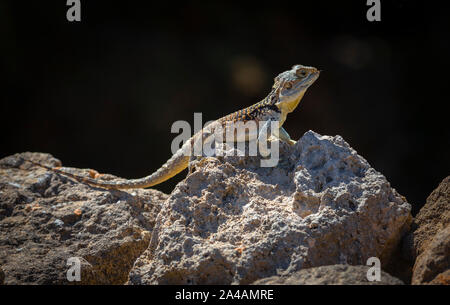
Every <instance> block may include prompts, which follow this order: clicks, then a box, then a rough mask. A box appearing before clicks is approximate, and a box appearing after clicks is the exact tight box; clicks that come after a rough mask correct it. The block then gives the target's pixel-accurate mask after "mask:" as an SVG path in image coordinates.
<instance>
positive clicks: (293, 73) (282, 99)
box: [273, 65, 320, 113]
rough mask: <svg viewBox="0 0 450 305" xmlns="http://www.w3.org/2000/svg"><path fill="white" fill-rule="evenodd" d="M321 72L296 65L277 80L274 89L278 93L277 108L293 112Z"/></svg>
mask: <svg viewBox="0 0 450 305" xmlns="http://www.w3.org/2000/svg"><path fill="white" fill-rule="evenodd" d="M319 75H320V71H319V70H317V69H316V68H314V67H308V66H302V65H295V66H293V67H292V69H291V70H288V71H285V72H283V73H281V74H280V75H278V76H277V77H276V78H275V83H274V85H273V88H274V89H276V90H277V91H278V99H277V102H276V104H275V105H276V106H277V107H278V108H279V109H280V110H282V111H285V112H287V113H289V112H292V111H293V110H294V109H295V108H296V107H297V105H298V103H299V102H300V100H301V99H302V97H303V95H304V94H305V92H306V90H307V89H308V87H309V86H311V85H312V84H313V83H314V82H315V81H316V79H317V78H318V77H319Z"/></svg>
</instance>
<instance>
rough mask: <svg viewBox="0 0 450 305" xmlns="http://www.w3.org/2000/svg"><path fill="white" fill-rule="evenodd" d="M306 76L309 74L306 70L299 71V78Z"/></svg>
mask: <svg viewBox="0 0 450 305" xmlns="http://www.w3.org/2000/svg"><path fill="white" fill-rule="evenodd" d="M306 74H307V73H306V71H305V70H297V76H299V77H305V76H306Z"/></svg>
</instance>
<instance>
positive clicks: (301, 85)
mask: <svg viewBox="0 0 450 305" xmlns="http://www.w3.org/2000/svg"><path fill="white" fill-rule="evenodd" d="M319 75H320V71H318V70H317V71H316V72H313V73H310V74H309V75H308V76H306V78H304V79H301V80H300V79H299V80H296V81H295V82H294V83H293V84H292V88H291V89H290V90H289V91H288V92H287V93H284V94H283V96H284V97H291V96H294V95H297V94H299V93H300V92H301V91H304V90H306V89H307V88H308V87H309V86H311V85H312V84H313V83H314V82H315V81H316V79H317V78H319Z"/></svg>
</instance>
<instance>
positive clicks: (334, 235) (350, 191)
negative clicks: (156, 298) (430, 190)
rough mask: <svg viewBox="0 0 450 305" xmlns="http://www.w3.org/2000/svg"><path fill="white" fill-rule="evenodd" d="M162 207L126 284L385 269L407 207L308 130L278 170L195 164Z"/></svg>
mask: <svg viewBox="0 0 450 305" xmlns="http://www.w3.org/2000/svg"><path fill="white" fill-rule="evenodd" d="M195 169H196V171H195V172H194V173H193V174H191V175H190V176H188V177H187V178H186V179H185V180H184V181H183V182H181V183H179V184H178V185H177V187H176V188H175V190H174V191H173V192H172V194H171V195H170V196H169V198H168V199H167V200H166V201H165V202H164V204H163V206H162V207H161V212H160V213H159V214H158V217H157V220H156V224H155V228H154V231H153V235H152V239H151V243H150V246H149V248H148V249H147V250H146V251H145V253H144V254H143V255H141V257H140V258H139V259H138V260H137V261H136V263H135V265H134V267H133V269H132V270H131V272H130V275H129V281H128V283H129V284H231V283H233V284H250V283H252V282H254V281H255V280H257V279H261V278H265V277H268V276H273V275H287V274H292V273H294V272H295V271H298V270H300V269H304V268H310V267H316V266H322V265H333V264H350V265H365V264H366V261H367V259H368V258H369V257H373V256H375V257H378V258H380V260H381V263H382V265H383V264H385V263H387V262H388V261H389V258H390V255H391V252H392V249H393V248H394V247H395V246H396V244H397V243H398V242H399V240H400V238H401V236H402V234H403V233H404V231H405V230H407V229H408V226H409V224H410V222H411V214H410V205H409V204H408V203H407V202H406V199H405V198H404V197H403V196H401V195H399V194H398V193H397V192H396V191H395V189H393V188H391V186H390V184H389V182H388V181H387V180H386V178H385V177H384V176H383V175H382V174H380V173H379V172H377V171H376V170H374V169H373V168H371V167H370V165H369V163H368V162H367V161H366V160H365V159H364V158H362V157H361V156H359V155H358V154H357V153H356V151H355V150H353V149H352V148H351V147H350V146H349V145H348V144H347V143H346V142H345V141H344V140H343V139H342V138H341V137H340V136H335V137H329V136H321V135H318V134H316V133H314V132H312V131H309V132H307V133H305V134H304V136H303V137H302V138H301V139H300V140H299V141H298V143H297V144H296V145H295V146H293V147H291V146H288V145H287V144H285V143H280V163H279V164H278V166H277V167H273V168H263V167H261V166H260V158H259V157H247V158H241V157H237V156H224V157H217V158H203V159H201V160H200V161H199V162H198V163H197V164H196V166H195Z"/></svg>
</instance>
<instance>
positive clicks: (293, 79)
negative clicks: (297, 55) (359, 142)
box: [22, 65, 320, 190]
mask: <svg viewBox="0 0 450 305" xmlns="http://www.w3.org/2000/svg"><path fill="white" fill-rule="evenodd" d="M319 75H320V70H318V69H316V68H315V67H310V66H303V65H294V66H293V67H292V68H291V69H290V70H287V71H285V72H283V73H281V74H279V75H278V76H277V77H275V79H274V84H273V86H272V90H271V91H270V93H269V94H268V95H267V96H266V97H265V98H264V99H263V100H261V101H260V102H258V103H256V104H253V105H252V106H249V107H247V108H244V109H241V110H238V111H236V112H233V113H231V114H229V115H226V116H224V117H222V118H220V119H218V120H216V121H214V122H213V123H211V124H209V125H207V126H205V127H204V128H203V129H202V130H200V131H199V132H197V133H196V134H194V135H193V136H192V137H191V138H190V139H189V140H188V141H186V142H185V143H183V145H182V146H181V148H180V149H179V150H178V151H177V152H176V153H175V154H173V155H172V157H171V158H170V159H169V160H167V162H166V163H164V164H163V165H162V166H161V167H160V168H159V169H158V170H157V171H155V172H154V173H152V174H151V175H148V176H146V177H143V178H138V179H119V180H112V181H106V180H99V179H97V178H98V177H99V176H101V175H100V174H98V173H97V174H94V175H91V177H82V176H78V175H75V174H73V173H70V172H68V171H65V170H63V169H61V168H59V167H50V166H47V165H45V164H40V163H38V162H35V161H32V160H27V159H24V158H22V159H23V161H26V162H30V163H32V164H34V165H36V166H39V167H43V168H45V169H47V170H50V171H53V172H56V173H58V174H62V175H65V176H68V177H71V178H73V179H75V180H76V181H78V182H81V183H86V184H88V185H91V186H95V187H100V188H105V189H113V190H120V189H134V188H147V187H152V186H155V185H157V184H159V183H162V182H164V181H166V180H168V179H170V178H172V177H173V176H175V175H177V174H178V173H180V172H181V171H183V170H184V169H186V168H188V167H189V172H191V167H190V162H191V161H192V160H193V159H192V149H193V147H194V146H195V145H196V144H198V143H202V142H204V141H211V138H212V136H211V135H212V133H213V132H214V129H215V128H217V127H224V126H226V125H227V124H230V123H236V122H248V121H253V122H256V123H259V122H266V123H265V125H264V127H263V128H262V129H261V130H264V129H265V128H266V130H267V128H268V123H270V122H272V121H277V122H278V126H279V129H278V130H276V132H275V133H273V134H271V136H274V137H276V138H278V139H280V140H282V141H285V142H287V143H288V144H290V145H294V144H295V143H296V142H295V141H294V140H292V139H291V137H290V136H289V134H288V133H287V132H286V130H285V129H284V128H283V127H282V125H283V123H284V122H285V121H286V117H287V115H288V114H289V113H291V112H293V111H294V110H295V108H296V107H297V106H298V104H299V103H300V101H301V99H302V98H303V96H304V94H305V92H306V90H307V89H308V88H309V87H310V86H311V85H312V84H313V83H314V82H315V81H316V80H317V78H318V77H319ZM262 134H263V133H262V132H259V134H255V133H252V134H246V135H245V139H236V141H252V140H256V141H261V140H262V136H263V135H262ZM92 176H93V177H92Z"/></svg>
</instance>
